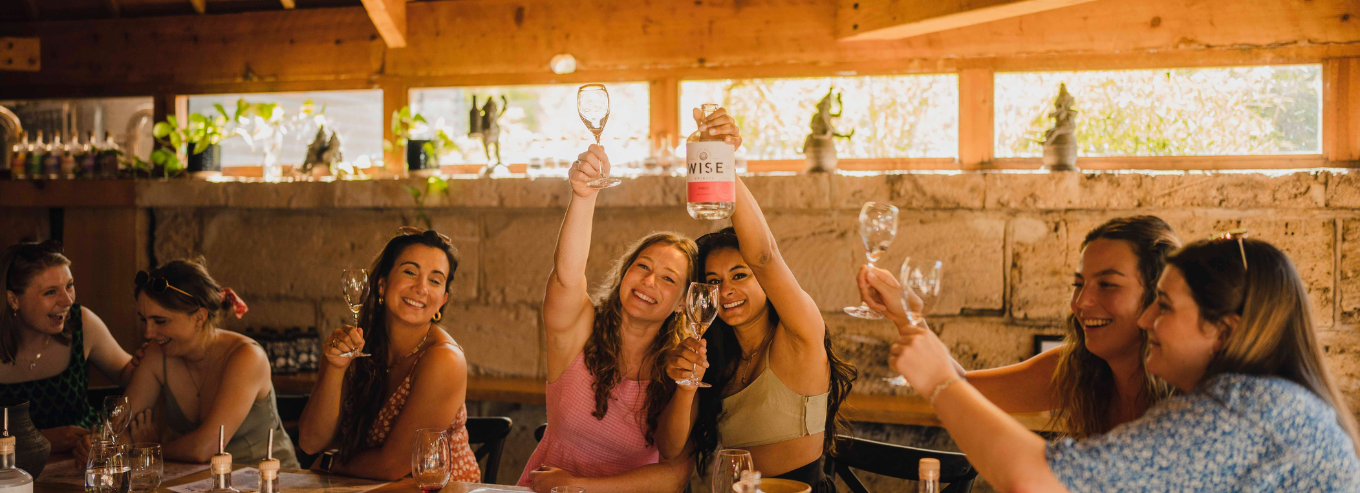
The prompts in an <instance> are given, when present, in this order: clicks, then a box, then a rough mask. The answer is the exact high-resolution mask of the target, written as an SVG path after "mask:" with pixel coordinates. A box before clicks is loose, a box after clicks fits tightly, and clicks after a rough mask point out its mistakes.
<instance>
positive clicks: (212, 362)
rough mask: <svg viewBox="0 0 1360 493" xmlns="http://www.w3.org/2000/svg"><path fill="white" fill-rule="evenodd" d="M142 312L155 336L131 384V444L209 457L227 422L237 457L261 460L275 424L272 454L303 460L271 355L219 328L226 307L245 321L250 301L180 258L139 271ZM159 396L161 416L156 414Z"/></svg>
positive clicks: (179, 456) (178, 457)
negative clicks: (282, 409) (287, 424)
mask: <svg viewBox="0 0 1360 493" xmlns="http://www.w3.org/2000/svg"><path fill="white" fill-rule="evenodd" d="M136 284H137V287H136V290H135V292H136V295H137V319H138V320H139V321H140V322H141V324H142V330H143V335H145V337H146V339H147V340H148V341H150V342H151V344H150V345H148V347H147V350H146V364H144V365H141V366H139V367H137V371H136V372H135V373H134V374H133V376H132V384H131V385H129V386H128V389H127V394H126V395H127V398H128V406H129V408H130V409H131V411H132V415H133V420H132V430H131V435H132V439H133V441H136V442H159V443H160V444H161V447H162V451H163V453H164V454H165V459H166V460H173V461H180V462H195V463H206V462H208V460H209V459H211V458H212V456H213V455H214V454H216V453H217V443H218V433H219V427H225V428H226V430H225V435H226V437H227V444H226V449H227V452H229V453H231V454H232V460H234V461H236V462H240V463H247V464H254V463H256V462H259V461H260V459H263V458H264V457H265V455H266V454H267V453H268V452H269V450H267V444H268V441H269V440H268V438H269V430H274V449H273V454H274V458H275V459H278V460H279V461H280V462H281V463H282V464H283V467H297V459H296V457H295V456H294V453H293V444H292V442H291V441H290V440H289V438H288V434H287V433H286V432H284V431H283V422H282V420H280V419H279V412H278V408H277V406H276V403H275V399H274V385H273V383H272V381H271V380H270V378H269V375H270V370H269V358H268V357H267V356H265V352H264V348H262V347H260V345H259V344H258V343H256V342H255V341H254V340H252V339H251V338H249V337H246V336H244V335H241V334H239V333H236V332H232V331H229V330H224V329H222V328H220V326H219V325H220V323H219V321H220V320H221V318H222V314H223V312H227V313H231V314H234V315H235V316H236V317H237V318H240V317H241V316H242V315H244V314H245V312H246V305H245V303H244V302H242V301H241V300H240V298H239V297H237V296H236V294H235V293H233V292H232V291H231V290H230V289H227V288H223V287H222V286H221V285H220V284H218V283H217V281H216V280H214V279H213V278H212V276H211V275H209V274H208V269H207V268H206V267H204V266H203V262H202V260H201V259H200V260H198V261H190V260H174V261H171V262H168V263H166V264H165V265H162V266H160V267H158V268H155V269H152V270H151V271H150V272H139V273H138V274H137V278H136ZM160 398H164V400H165V408H164V410H163V412H162V413H161V415H160V417H161V419H162V420H164V423H165V428H166V429H167V431H168V432H169V434H167V435H164V436H162V434H161V429H160V427H159V426H157V425H156V423H154V422H153V421H152V420H151V419H150V418H151V407H152V406H154V405H156V401H157V400H158V399H160Z"/></svg>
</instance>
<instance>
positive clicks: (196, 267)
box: [133, 257, 231, 332]
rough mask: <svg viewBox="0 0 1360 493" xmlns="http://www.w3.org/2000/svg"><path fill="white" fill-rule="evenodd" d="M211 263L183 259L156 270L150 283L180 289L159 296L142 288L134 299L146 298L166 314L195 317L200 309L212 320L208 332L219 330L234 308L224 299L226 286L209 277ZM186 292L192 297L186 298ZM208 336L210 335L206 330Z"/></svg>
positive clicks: (207, 327)
mask: <svg viewBox="0 0 1360 493" xmlns="http://www.w3.org/2000/svg"><path fill="white" fill-rule="evenodd" d="M206 264H207V262H206V261H205V260H204V259H203V257H198V258H195V259H193V260H188V259H179V260H171V261H169V262H166V263H165V264H164V265H161V266H160V267H157V268H155V269H152V270H151V272H148V273H147V274H148V276H147V278H148V279H157V278H161V279H165V282H167V283H169V285H170V286H174V287H175V288H176V289H177V290H178V291H177V290H176V289H168V288H167V289H166V290H164V291H161V292H156V290H154V289H147V286H145V285H138V286H137V287H136V289H135V290H134V291H133V295H134V296H143V295H144V296H146V297H147V298H150V299H151V300H152V301H155V302H156V304H158V305H160V306H161V307H163V308H165V309H166V310H170V311H175V312H180V313H193V312H194V311H197V310H198V309H199V308H203V309H205V310H207V314H208V319H207V321H206V322H204V323H203V327H204V328H205V329H209V330H210V329H214V328H217V327H218V326H219V322H218V321H219V320H221V319H222V312H223V311H224V310H226V309H228V308H231V302H230V301H228V300H227V299H226V297H225V296H223V295H222V285H221V284H218V282H217V280H216V279H213V277H212V274H209V273H208V267H207V265H206ZM179 291H184V292H185V293H188V295H187V296H186V295H185V294H184V293H181V292H179ZM204 332H208V330H205V331H204Z"/></svg>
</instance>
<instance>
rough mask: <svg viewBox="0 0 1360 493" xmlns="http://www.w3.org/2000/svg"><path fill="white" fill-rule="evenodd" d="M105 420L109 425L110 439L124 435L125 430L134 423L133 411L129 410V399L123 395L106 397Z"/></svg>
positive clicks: (107, 430)
mask: <svg viewBox="0 0 1360 493" xmlns="http://www.w3.org/2000/svg"><path fill="white" fill-rule="evenodd" d="M104 420H105V421H106V422H107V423H108V428H107V429H106V432H107V433H108V434H109V435H110V436H109V437H108V438H109V439H116V438H118V436H120V435H122V434H123V430H126V429H127V427H128V425H129V424H131V423H132V410H131V409H129V406H128V398H127V397H126V396H121V395H111V396H108V397H105V398H104Z"/></svg>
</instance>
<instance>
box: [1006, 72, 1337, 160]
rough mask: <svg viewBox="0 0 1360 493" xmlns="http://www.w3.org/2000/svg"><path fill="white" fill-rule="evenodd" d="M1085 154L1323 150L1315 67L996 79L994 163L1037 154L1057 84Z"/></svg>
mask: <svg viewBox="0 0 1360 493" xmlns="http://www.w3.org/2000/svg"><path fill="white" fill-rule="evenodd" d="M1060 83H1065V84H1067V90H1068V91H1069V92H1070V93H1071V94H1072V96H1074V97H1075V98H1076V100H1077V103H1076V105H1075V108H1076V109H1077V110H1078V111H1079V113H1078V114H1077V142H1078V145H1079V146H1080V153H1081V155H1083V156H1211V155H1251V154H1311V153H1318V152H1320V148H1321V145H1320V141H1321V128H1322V124H1321V108H1322V98H1321V94H1322V68H1321V66H1320V65H1289V66H1255V67H1229V68H1195V69H1164V70H1121V71H1088V72H1021V73H999V74H996V80H995V87H996V99H995V101H996V144H995V145H996V147H995V152H996V157H998V158H1012V157H1038V156H1041V155H1042V154H1043V150H1042V146H1041V144H1040V141H1042V139H1043V134H1044V131H1045V130H1047V129H1048V128H1049V127H1050V126H1052V119H1051V118H1049V117H1048V112H1049V111H1051V110H1052V105H1053V98H1054V97H1055V96H1056V95H1057V94H1058V85H1059V84H1060Z"/></svg>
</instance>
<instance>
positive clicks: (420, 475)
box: [411, 428, 452, 493]
mask: <svg viewBox="0 0 1360 493" xmlns="http://www.w3.org/2000/svg"><path fill="white" fill-rule="evenodd" d="M451 463H452V457H451V456H450V454H449V437H448V433H446V432H445V430H441V429H438V428H422V429H420V430H416V443H415V447H414V448H412V449H411V479H414V480H415V482H416V486H418V487H420V491H422V492H424V493H433V492H436V491H439V490H441V489H444V485H445V484H447V483H448V482H449V468H450V466H451V465H452V464H451Z"/></svg>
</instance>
